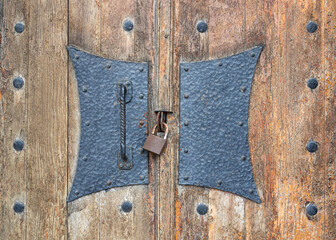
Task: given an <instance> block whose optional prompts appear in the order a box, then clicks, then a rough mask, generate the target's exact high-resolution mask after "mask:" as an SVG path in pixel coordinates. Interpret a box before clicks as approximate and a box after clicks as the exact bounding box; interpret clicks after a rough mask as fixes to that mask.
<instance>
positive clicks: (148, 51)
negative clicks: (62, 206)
mask: <svg viewBox="0 0 336 240" xmlns="http://www.w3.org/2000/svg"><path fill="white" fill-rule="evenodd" d="M125 19H128V20H131V21H132V22H133V23H134V28H133V30H132V31H130V32H126V31H124V30H123V28H122V24H123V21H124V20H125ZM153 19H154V16H153V3H152V2H151V1H148V2H143V1H141V2H140V1H134V0H127V1H123V2H119V1H105V0H101V1H90V2H85V3H82V5H78V4H77V3H73V4H70V27H69V35H70V44H74V45H77V46H79V47H80V48H83V49H85V50H87V51H90V52H92V53H95V54H98V55H102V56H104V57H107V58H111V59H117V60H127V61H139V62H141V61H146V62H151V61H152V59H153V36H152V34H153V26H154V24H153ZM87 25H88V28H89V29H87V28H86V26H87ZM150 79H152V76H150ZM71 82H72V85H70V91H73V93H72V95H71V97H70V99H72V101H74V102H75V104H72V103H71V104H70V109H72V110H70V113H69V118H70V123H71V124H69V130H70V135H72V136H73V138H72V139H70V141H69V143H70V144H71V146H69V147H70V150H71V152H70V161H71V162H70V164H71V169H72V170H71V172H72V173H73V171H74V169H75V165H76V164H75V162H76V153H77V149H76V147H77V146H78V143H79V138H78V135H79V131H80V130H79V119H78V117H77V116H78V115H79V104H78V103H77V102H78V93H77V86H76V85H75V78H73V79H72V81H71ZM76 101H77V102H76ZM72 112H74V113H72ZM72 129H74V131H75V132H74V134H72V133H71V131H72ZM150 169H152V171H150V175H151V174H153V170H154V169H153V165H152V164H150ZM152 181H153V176H151V177H150V187H148V186H131V187H122V188H115V189H112V190H110V191H107V192H99V193H96V194H92V195H90V196H87V197H85V199H84V198H83V199H79V200H76V201H74V202H73V203H71V205H72V208H73V206H76V208H77V209H78V208H80V210H79V211H76V212H74V213H71V216H70V217H69V225H70V227H69V231H70V234H69V236H70V238H71V239H98V238H99V239H153V238H154V209H153V208H154V188H153V183H152ZM70 184H71V183H70ZM124 201H130V202H131V203H132V205H133V209H132V211H131V212H129V213H125V212H123V211H122V210H121V204H122V203H123V202H124ZM81 206H83V207H81ZM81 221H83V222H84V223H86V224H87V226H86V227H83V226H81V225H78V224H79V223H80V222H81Z"/></svg>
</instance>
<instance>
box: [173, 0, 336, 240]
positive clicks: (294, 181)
mask: <svg viewBox="0 0 336 240" xmlns="http://www.w3.org/2000/svg"><path fill="white" fill-rule="evenodd" d="M188 3H189V2H187V1H186V2H183V1H178V3H177V4H176V15H177V17H176V18H177V19H178V20H176V22H177V23H179V24H177V25H176V32H175V34H176V36H175V38H176V39H183V38H185V39H186V40H184V41H183V40H182V41H181V42H178V41H177V43H176V44H175V48H176V49H177V51H179V54H178V55H179V56H181V58H182V59H186V60H187V61H196V60H200V59H202V57H203V56H204V55H202V54H198V52H197V51H199V49H204V42H202V40H201V39H197V38H195V37H194V36H195V32H190V33H187V34H186V31H187V30H186V29H191V28H192V25H193V24H191V23H188V21H195V16H189V15H188V10H189V11H192V10H190V9H185V6H188ZM190 4H191V3H190ZM206 4H208V6H206ZM192 5H193V8H197V1H196V2H193V3H192ZM194 5H196V7H195V6H194ZM334 8H335V4H334V3H332V1H324V2H323V3H322V2H316V1H308V0H307V1H300V2H293V1H264V2H260V1H257V0H246V1H239V0H234V1H221V0H210V1H209V3H208V1H207V2H203V5H202V9H201V10H199V11H198V12H202V11H205V12H207V11H208V14H209V30H208V36H209V41H208V42H207V43H206V45H205V48H206V47H207V46H208V48H209V55H208V56H206V55H205V56H206V57H208V58H209V59H216V58H220V57H224V56H228V55H231V54H234V53H237V52H239V51H243V50H245V49H248V48H251V47H253V46H256V45H263V46H264V49H263V52H262V54H261V56H260V60H259V63H258V65H257V68H256V72H255V76H254V80H253V85H252V93H251V102H250V112H249V115H250V116H249V141H250V147H251V157H252V165H253V172H254V176H255V182H256V185H257V187H258V192H259V194H260V196H261V199H262V203H261V204H259V205H258V204H256V203H254V202H251V201H248V200H246V199H243V198H241V197H238V196H234V195H232V194H229V193H225V192H221V191H217V190H209V193H208V199H209V209H210V211H209V213H208V222H205V223H202V224H205V226H204V227H203V228H199V225H197V221H195V220H192V219H193V217H192V216H193V215H191V216H190V214H192V212H191V211H192V210H190V209H188V210H186V213H188V214H189V216H188V217H186V218H185V217H181V216H185V215H187V214H183V212H184V211H183V208H187V207H186V206H185V207H184V205H186V204H191V205H192V204H193V201H195V199H196V197H195V196H196V195H197V196H199V194H200V193H199V191H200V190H201V189H200V190H198V189H197V188H194V189H193V188H189V190H190V192H189V193H186V192H185V190H186V191H188V187H179V188H178V189H179V191H180V192H181V193H182V192H183V198H185V199H188V200H187V202H186V203H183V202H182V201H183V200H182V201H181V197H180V196H179V195H178V197H177V203H176V206H177V211H176V212H177V216H176V223H177V224H176V229H177V233H178V234H176V239H184V238H185V239H193V238H194V239H197V238H198V239H207V238H209V239H333V238H334V235H335V233H334V231H333V230H331V229H332V227H331V228H330V226H333V225H334V224H333V223H332V222H334V221H335V214H334V211H333V210H331V206H332V205H333V204H334V199H333V198H334V192H335V184H334V182H333V180H332V179H334V174H333V172H334V170H335V166H334V164H333V160H332V159H333V156H334V154H333V150H334V147H333V142H334V132H335V129H334V120H331V118H333V117H332V116H333V114H334V113H333V112H334V110H333V107H332V106H333V105H334V102H333V100H332V99H333V97H332V96H334V94H335V93H334V84H333V81H332V78H333V74H334V72H333V71H334V64H335V63H334V62H335V50H334V49H333V47H334V43H333V42H334V41H333V40H334V38H333V37H331V36H332V35H333V33H334V31H335V30H334V28H332V27H331V26H334V25H333V24H332V22H334V19H335V18H334V15H333V14H332V10H333V9H334ZM179 14H180V15H181V16H182V17H180V18H179ZM310 20H312V21H315V22H316V23H317V24H318V25H319V28H318V31H316V32H315V33H308V32H307V30H306V25H307V23H308V21H310ZM321 25H322V26H323V27H322V26H321ZM184 34H186V35H187V37H186V36H185V37H183V35H184ZM331 39H333V40H331ZM327 43H328V44H329V45H327ZM193 52H194V53H195V55H194V56H193V55H192V53H193ZM188 56H190V57H188ZM206 59H207V58H206ZM204 60H205V59H204ZM175 67H176V66H175ZM311 77H315V78H317V79H318V80H319V84H320V85H319V87H318V88H317V89H315V90H311V89H309V88H308V87H307V84H306V82H307V80H308V79H309V78H311ZM309 140H315V141H317V142H318V144H319V150H318V151H317V152H316V153H309V152H308V151H307V150H306V144H307V142H308V141H309ZM328 159H329V160H328ZM194 194H195V195H194ZM205 194H206V193H205ZM181 196H182V194H181ZM332 196H333V197H332ZM205 197H206V196H205ZM309 202H312V203H315V204H316V205H317V206H318V209H319V212H318V214H317V215H316V216H315V217H313V218H311V219H309V218H308V217H307V216H306V210H305V206H306V205H307V203H309ZM326 208H328V209H329V210H326ZM194 214H195V213H194ZM189 221H191V222H189ZM206 225H208V227H207V226H206ZM182 226H183V227H182ZM186 226H189V228H187V227H186ZM204 231H209V234H208V235H206V234H205V233H204ZM201 232H203V235H201V236H202V237H199V234H201Z"/></svg>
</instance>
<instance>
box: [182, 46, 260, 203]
mask: <svg viewBox="0 0 336 240" xmlns="http://www.w3.org/2000/svg"><path fill="white" fill-rule="evenodd" d="M261 50H262V47H261V46H258V47H255V48H253V49H250V50H248V51H245V52H242V53H239V54H237V55H234V56H230V57H226V58H222V59H218V60H211V61H203V62H193V63H181V65H180V67H181V69H180V72H181V83H180V84H181V94H180V96H181V99H180V111H181V112H180V118H181V137H180V149H181V152H180V161H179V184H181V185H195V186H202V187H209V188H216V189H220V190H223V191H227V192H231V193H234V194H237V195H240V196H242V197H245V198H248V199H250V200H252V201H255V202H257V203H260V202H261V201H260V198H259V195H258V192H257V189H256V186H255V183H254V179H253V174H252V166H251V161H250V149H249V143H248V110H249V98H250V89H251V83H252V78H253V75H254V71H255V67H256V64H257V61H258V58H259V55H260V52H261Z"/></svg>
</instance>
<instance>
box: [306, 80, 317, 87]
mask: <svg viewBox="0 0 336 240" xmlns="http://www.w3.org/2000/svg"><path fill="white" fill-rule="evenodd" d="M307 86H308V87H309V88H310V89H315V88H317V86H318V81H317V79H316V78H310V79H309V80H308V81H307Z"/></svg>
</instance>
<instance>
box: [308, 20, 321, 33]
mask: <svg viewBox="0 0 336 240" xmlns="http://www.w3.org/2000/svg"><path fill="white" fill-rule="evenodd" d="M317 28H318V25H317V23H315V22H313V21H309V22H308V23H307V32H309V33H314V32H316V30H317Z"/></svg>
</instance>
